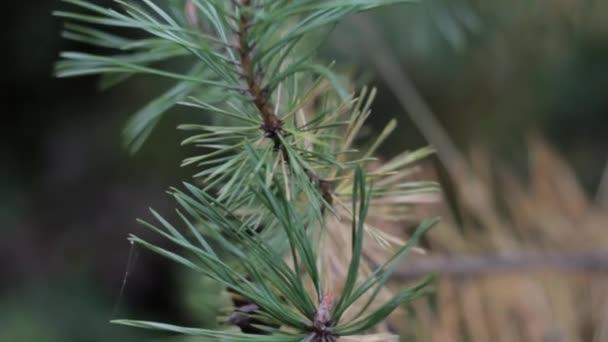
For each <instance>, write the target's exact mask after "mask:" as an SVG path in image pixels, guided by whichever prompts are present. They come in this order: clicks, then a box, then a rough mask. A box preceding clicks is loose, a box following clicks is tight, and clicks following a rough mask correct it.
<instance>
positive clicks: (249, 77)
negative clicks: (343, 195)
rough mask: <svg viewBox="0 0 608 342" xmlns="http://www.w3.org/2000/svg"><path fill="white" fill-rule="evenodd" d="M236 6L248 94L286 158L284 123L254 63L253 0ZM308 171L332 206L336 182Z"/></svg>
mask: <svg viewBox="0 0 608 342" xmlns="http://www.w3.org/2000/svg"><path fill="white" fill-rule="evenodd" d="M236 4H237V6H239V7H240V9H241V11H240V15H239V18H238V23H239V28H238V31H237V35H238V52H239V58H240V67H241V75H242V77H243V79H244V81H245V83H246V84H247V89H246V91H247V93H249V95H250V96H251V97H252V99H253V103H254V104H255V107H256V108H257V109H258V110H259V111H260V114H261V115H262V120H263V121H264V123H263V124H262V127H261V129H262V130H263V131H264V134H265V136H266V137H267V138H269V139H271V140H272V141H273V143H274V147H275V149H276V150H277V151H280V153H283V155H286V150H285V147H284V146H283V143H282V141H281V139H280V138H279V136H280V135H282V134H284V132H283V120H281V118H279V116H278V115H277V113H275V111H274V109H273V107H274V106H273V105H272V103H271V101H270V93H269V91H268V89H267V87H264V86H263V85H262V84H261V79H262V75H263V72H264V71H263V69H262V68H261V67H260V66H259V65H258V66H257V67H256V66H255V65H254V62H253V50H254V47H253V45H252V43H251V42H250V40H249V33H250V29H251V27H252V25H253V22H252V20H251V18H250V16H249V14H248V13H247V11H246V10H245V9H247V8H250V7H251V6H252V4H251V0H239V1H237V2H236ZM284 160H285V162H286V163H288V160H289V159H288V158H284ZM305 172H306V175H307V176H308V178H309V180H310V181H311V183H312V184H314V185H315V186H316V187H317V189H318V190H319V192H320V193H321V196H322V197H323V199H325V200H326V201H328V203H329V204H331V199H332V192H333V182H331V181H329V180H326V179H323V178H321V177H320V176H319V175H318V174H316V173H315V172H314V171H313V170H311V169H306V170H305Z"/></svg>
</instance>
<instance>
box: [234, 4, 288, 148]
mask: <svg viewBox="0 0 608 342" xmlns="http://www.w3.org/2000/svg"><path fill="white" fill-rule="evenodd" d="M239 6H240V7H241V9H245V8H248V7H250V6H251V0H241V1H240V3H239ZM251 25H252V22H251V18H250V17H249V15H248V14H247V13H246V11H243V10H242V11H241V13H240V16H239V30H238V32H237V34H238V36H239V37H238V39H239V40H238V47H239V49H238V50H239V57H240V62H241V72H242V76H243V79H244V80H245V83H247V91H248V92H249V94H250V95H251V96H252V98H253V102H254V104H255V106H256V108H257V109H258V110H259V111H260V113H261V114H262V119H263V120H264V124H263V125H262V129H263V130H264V132H265V133H266V136H267V137H269V138H271V139H273V140H274V141H275V145H277V144H276V140H278V137H277V135H278V134H280V133H281V131H282V130H283V121H282V120H281V119H280V118H279V117H278V115H277V114H276V113H275V112H274V110H273V109H272V104H271V103H270V100H269V97H270V94H269V93H268V90H267V89H266V88H265V87H263V86H262V85H261V84H260V82H259V77H258V76H259V75H260V73H261V71H260V70H258V71H257V72H256V70H255V69H254V66H253V56H252V52H253V46H252V45H251V43H250V42H249V29H250V28H251Z"/></svg>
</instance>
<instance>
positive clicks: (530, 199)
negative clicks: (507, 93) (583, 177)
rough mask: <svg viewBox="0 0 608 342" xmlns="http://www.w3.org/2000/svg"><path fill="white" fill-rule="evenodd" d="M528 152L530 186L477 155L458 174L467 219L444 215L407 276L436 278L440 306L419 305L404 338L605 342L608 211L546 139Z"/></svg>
mask: <svg viewBox="0 0 608 342" xmlns="http://www.w3.org/2000/svg"><path fill="white" fill-rule="evenodd" d="M529 147H530V149H529V152H530V153H529V154H530V163H529V182H528V184H527V185H524V183H523V182H521V181H519V180H518V179H517V178H516V177H514V176H513V175H512V173H511V172H509V170H508V168H505V167H503V166H497V165H496V164H493V163H492V160H491V159H490V158H489V157H488V155H487V154H485V153H483V152H479V151H478V152H477V153H474V156H473V157H472V158H471V160H472V162H471V163H470V164H469V165H470V166H469V165H466V166H463V167H461V168H458V169H453V170H452V172H451V178H452V179H451V181H452V182H453V183H454V187H455V198H454V201H455V203H456V205H457V206H458V208H459V213H458V214H459V216H460V217H461V219H460V222H458V223H457V222H456V220H455V219H454V215H453V213H452V212H450V211H449V210H448V209H447V208H443V209H440V212H441V213H442V214H443V216H444V220H443V222H442V223H441V224H440V225H439V226H438V227H436V228H435V229H434V230H433V231H431V233H430V234H429V236H428V243H429V245H430V249H431V254H432V255H433V257H430V258H431V259H426V260H425V259H423V258H421V260H413V261H410V262H409V263H408V264H406V265H404V266H403V269H402V270H401V275H402V276H408V277H411V276H414V275H416V274H417V273H422V272H425V271H429V270H432V271H437V272H439V273H440V277H439V280H438V285H437V286H438V291H437V297H436V302H435V303H434V304H433V305H431V304H429V303H428V302H418V303H416V304H415V309H416V319H415V320H412V321H409V322H408V323H404V324H401V325H400V326H399V328H401V329H400V330H401V332H402V333H403V334H405V335H408V336H412V337H414V338H415V340H416V341H437V342H448V341H472V342H485V341H505V342H509V341H523V342H528V341H529V342H537V341H538V342H541V341H542V342H544V341H580V342H605V341H608V273H607V272H606V271H607V270H608V248H607V246H608V244H607V242H608V241H607V240H608V234H607V231H606V229H608V213H607V212H606V210H605V208H602V206H601V205H600V204H598V203H595V202H594V200H593V199H591V198H590V196H587V195H586V194H585V192H584V191H583V190H582V188H581V186H580V185H579V183H578V181H577V179H576V177H575V175H574V173H573V172H572V170H571V168H570V167H569V166H568V165H567V164H566V163H565V162H564V161H563V160H562V159H561V158H560V157H559V155H558V154H557V153H556V152H555V151H553V149H552V148H550V147H549V146H548V145H547V144H546V143H544V142H543V141H542V140H540V139H531V141H530V144H529ZM438 256H443V258H440V259H437V257H438ZM462 256H466V257H462ZM421 265H422V267H420V266H421Z"/></svg>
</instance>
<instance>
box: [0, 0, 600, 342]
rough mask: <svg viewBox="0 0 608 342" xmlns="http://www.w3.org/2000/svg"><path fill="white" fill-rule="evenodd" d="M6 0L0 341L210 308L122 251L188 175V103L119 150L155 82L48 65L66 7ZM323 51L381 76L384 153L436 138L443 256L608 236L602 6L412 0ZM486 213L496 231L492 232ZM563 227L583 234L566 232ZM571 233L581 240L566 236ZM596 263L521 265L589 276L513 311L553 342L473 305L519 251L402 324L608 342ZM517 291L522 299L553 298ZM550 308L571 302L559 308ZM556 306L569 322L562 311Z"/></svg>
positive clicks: (177, 317) (90, 336) (556, 248)
mask: <svg viewBox="0 0 608 342" xmlns="http://www.w3.org/2000/svg"><path fill="white" fill-rule="evenodd" d="M97 2H99V3H107V5H108V6H111V5H112V4H111V1H97ZM3 6H4V7H3V8H4V9H5V10H4V11H3V13H2V14H1V15H2V17H3V18H4V22H5V25H4V29H3V30H2V31H1V32H0V35H1V36H2V42H3V44H4V46H3V49H2V51H3V53H2V55H3V60H4V61H5V62H4V63H5V66H4V68H3V70H2V85H3V86H2V93H3V94H4V96H3V105H2V107H3V110H2V111H3V112H4V115H3V118H4V119H3V121H4V122H3V123H2V124H1V125H0V130H1V132H2V134H0V229H1V230H2V233H3V235H2V238H1V239H0V341H40V342H45V341H53V342H54V341H107V340H108V339H113V340H117V341H139V340H142V339H144V338H145V337H146V335H144V334H142V333H141V332H140V331H134V330H133V329H126V328H121V327H116V326H111V325H109V324H108V321H109V320H110V319H111V318H116V317H137V318H144V319H148V320H161V321H167V322H174V323H181V324H197V325H205V324H209V321H210V320H212V319H211V318H209V317H210V316H207V314H208V311H209V310H206V309H207V308H208V307H211V306H213V303H206V302H201V297H200V296H199V295H200V294H201V293H205V291H213V289H210V288H208V287H205V286H203V285H204V284H202V285H201V284H200V281H199V280H197V279H194V278H192V277H190V276H188V275H185V274H184V273H182V270H179V269H176V268H175V267H174V266H173V265H172V264H171V263H169V262H167V261H165V260H163V259H162V258H160V257H157V256H154V255H152V254H151V253H146V252H144V251H138V250H132V249H131V248H130V245H129V244H128V242H127V240H126V236H127V234H128V233H129V232H137V233H139V234H146V233H145V231H144V229H142V228H141V227H139V226H138V225H137V224H136V223H135V219H136V218H137V217H142V216H145V215H146V211H147V207H150V206H152V207H155V208H156V209H158V210H159V211H161V212H162V211H165V212H168V211H169V209H170V208H171V206H172V204H171V203H170V201H169V198H168V197H167V196H165V195H164V190H165V189H167V188H168V187H169V186H172V185H176V184H179V183H180V182H181V181H182V180H185V179H188V178H189V177H190V172H189V170H183V169H180V168H179V162H180V161H181V159H182V158H183V157H184V156H185V155H187V153H188V151H186V150H183V149H181V148H179V147H178V145H179V141H180V136H179V134H178V132H176V130H175V129H174V128H175V126H176V123H177V122H180V121H181V120H183V119H184V118H186V117H188V116H189V115H191V113H188V112H185V111H182V110H180V109H177V110H174V111H173V112H172V113H171V115H169V116H167V117H166V119H164V120H163V121H162V122H161V125H160V126H159V128H158V129H157V130H156V131H155V132H154V133H153V134H152V136H151V138H150V141H149V142H148V143H147V144H146V145H145V146H144V148H143V149H142V150H141V151H140V152H139V153H138V154H136V155H133V156H131V155H129V154H128V152H127V151H126V149H125V148H124V147H123V145H122V140H123V139H122V136H121V131H122V127H123V125H124V123H125V121H126V120H127V118H128V116H129V114H131V113H132V112H133V111H135V110H136V109H138V108H139V107H140V106H141V105H142V104H144V103H145V101H146V100H147V99H149V98H150V97H151V96H154V95H155V94H159V93H160V92H161V91H162V89H163V87H164V85H165V84H163V82H162V81H159V80H156V79H154V78H149V79H145V78H144V79H137V80H134V81H130V82H127V83H125V84H124V85H121V86H119V87H117V88H113V89H111V90H108V91H101V90H100V89H99V87H98V84H97V80H96V79H95V78H82V79H67V80H66V79H61V80H60V79H56V78H54V77H53V76H52V73H53V63H54V62H55V61H56V59H57V57H58V53H59V52H60V51H62V50H68V49H75V48H77V46H75V45H74V44H73V43H70V42H66V41H64V40H62V39H61V38H60V31H61V23H60V22H59V20H58V19H57V18H54V17H52V16H51V12H52V11H53V10H55V9H58V8H61V7H62V6H65V4H62V3H60V2H59V1H55V0H35V1H34V0H29V1H11V2H7V3H6V4H3ZM78 48H82V47H78ZM321 57H322V58H324V59H327V60H336V61H338V65H340V66H341V68H342V71H344V72H347V73H350V74H351V75H352V76H353V78H354V79H355V80H356V84H358V85H360V84H362V83H369V84H373V85H375V86H377V87H378V88H379V96H378V99H377V101H376V104H375V105H374V106H375V107H374V113H375V114H374V119H373V125H372V126H373V127H370V129H371V130H372V131H373V129H374V128H376V129H378V128H380V127H382V125H383V124H384V123H386V122H387V121H388V120H389V119H390V118H391V117H397V118H398V120H399V123H400V126H399V129H398V132H397V134H395V135H394V137H393V138H391V140H390V141H389V144H387V145H388V146H390V148H386V149H385V150H384V151H383V152H384V153H385V154H386V155H387V156H389V155H391V154H393V153H395V152H398V151H401V150H403V149H414V148H417V147H421V146H425V145H427V144H429V143H431V144H433V145H435V146H436V147H437V148H438V149H439V157H440V158H438V159H437V160H434V161H433V162H431V163H429V165H427V166H426V168H425V170H429V171H425V172H427V173H426V175H428V177H437V178H438V179H440V180H441V181H442V184H443V185H444V188H445V194H446V196H445V201H444V203H443V204H441V205H437V204H436V205H433V206H432V208H431V209H426V210H427V214H428V215H431V214H435V213H441V212H443V213H444V215H445V213H446V212H447V213H448V214H447V215H448V218H447V222H446V223H445V224H444V226H442V227H445V228H444V229H443V230H442V227H439V228H438V229H436V230H435V231H434V232H433V235H432V236H431V237H430V241H429V242H428V243H429V244H430V245H434V246H436V249H437V250H438V252H443V253H444V254H458V253H460V254H467V255H468V254H479V255H485V254H489V253H492V252H495V251H496V250H500V251H503V252H504V251H510V252H513V253H516V252H517V251H523V250H526V251H537V250H548V251H549V252H551V253H554V254H555V253H559V252H560V251H564V250H567V251H574V252H581V251H582V252H598V253H599V252H602V248H604V249H603V250H604V251H606V250H608V247H606V246H608V244H606V242H608V231H606V229H608V219H606V215H605V210H604V208H605V204H606V202H608V174H607V173H608V171H607V170H606V161H607V159H608V93H607V91H608V3H606V2H605V1H601V0H578V1H577V0H539V1H527V0H514V1H500V0H484V1H481V0H452V1H447V0H445V1H443V0H423V1H421V3H419V4H416V5H407V6H396V7H392V8H389V9H382V10H379V11H375V12H373V13H369V14H367V15H364V16H356V17H353V18H351V19H349V20H347V21H346V22H344V23H342V24H341V25H339V26H338V27H337V29H336V30H335V32H334V33H333V34H332V36H331V37H329V39H328V40H327V42H326V44H325V45H324V47H323V49H322V54H321ZM446 136H447V137H449V139H445V137H446ZM516 190H517V191H516ZM562 190H563V191H562ZM488 199H493V200H495V202H494V201H489V202H488ZM480 203H485V204H486V205H485V206H483V205H479V204H480ZM489 203H491V205H490V204H489ZM545 204H546V205H545ZM421 210H423V211H424V210H425V209H424V208H423V209H421ZM488 224H491V225H492V226H500V227H501V228H500V232H498V233H497V232H496V231H494V230H492V229H490V228H488ZM470 227H475V231H476V232H477V234H475V235H473V236H474V238H471V239H468V238H462V236H465V237H466V236H467V234H466V233H467V229H469V234H471V233H470V229H471V228H470ZM527 227H532V228H530V229H529V230H526V229H528V228H527ZM588 227H591V228H588ZM487 231H491V232H487ZM442 232H444V233H442ZM556 232H559V233H556ZM442 234H443V235H442ZM450 234H462V236H461V237H460V240H458V239H456V238H455V237H454V235H450ZM577 234H578V236H579V239H575V238H572V237H573V236H575V235H577ZM468 236H471V235H468ZM480 236H481V237H480ZM496 236H499V238H496ZM505 236H506V237H505ZM583 237H585V238H589V239H587V240H592V241H579V240H585V239H583ZM481 240H483V241H492V242H491V243H489V242H488V243H484V242H480V241H481ZM497 240H499V242H496V241H497ZM447 241H452V244H451V243H450V242H447ZM454 241H458V242H457V243H456V242H454ZM503 242H504V243H503ZM454 245H457V247H455V246H454ZM497 246H500V248H498V247H497ZM522 253H523V252H522ZM558 259H559V257H558ZM559 260H561V259H559ZM559 260H558V261H559ZM594 260H595V262H596V264H598V263H599V264H600V265H599V266H600V267H597V269H592V270H589V269H588V268H589V267H587V266H588V263H584V262H583V266H582V267H584V268H585V269H584V270H580V272H579V271H577V270H574V271H573V270H572V267H570V268H569V270H568V271H567V274H566V273H564V272H565V271H564V270H562V269H561V266H560V265H556V264H559V262H555V261H554V262H552V263H550V265H549V266H551V269H550V270H549V269H544V268H543V262H542V261H540V262H539V261H538V260H536V263H537V264H538V265H539V267H538V268H537V269H535V270H529V269H526V270H522V271H521V272H526V274H525V277H536V275H535V274H536V273H535V272H540V273H542V274H543V276H546V274H547V272H549V273H550V274H551V275H550V276H549V277H550V278H548V279H544V278H543V279H540V280H539V279H537V278H534V281H535V282H532V283H530V284H537V285H538V284H546V282H547V281H548V282H552V281H557V282H563V281H562V280H563V278H555V277H569V278H567V279H571V278H576V279H577V281H579V280H580V277H582V276H581V274H585V276H588V277H590V278H589V279H591V280H588V281H586V282H585V281H583V283H580V282H578V283H576V284H575V285H572V286H571V287H569V288H568V289H567V290H564V291H562V292H556V293H555V296H554V297H551V298H553V299H555V301H551V300H550V299H551V298H549V299H547V303H549V304H547V308H548V309H547V310H545V311H542V310H540V311H539V310H536V311H535V309H534V308H532V309H530V308H527V309H526V310H528V311H526V312H528V313H529V312H532V313H533V314H529V315H528V316H525V315H524V316H522V317H524V318H525V317H528V318H530V317H533V318H534V319H535V321H534V325H535V326H537V325H538V326H542V327H545V328H546V329H549V330H551V329H552V328H551V327H553V326H557V325H560V326H561V328H560V329H557V328H555V329H553V330H551V331H552V335H551V336H553V337H555V339H541V338H545V337H547V336H548V335H546V334H545V335H543V333H539V332H535V330H534V329H532V328H525V327H523V328H522V327H521V326H522V324H523V326H525V324H524V323H517V324H516V323H513V321H514V320H517V319H520V318H505V319H506V320H508V321H509V322H511V323H512V324H514V326H517V327H520V328H521V330H522V331H524V333H522V334H523V335H517V336H516V335H512V336H511V335H509V336H506V337H505V335H504V334H502V333H501V329H500V327H497V326H493V325H500V322H501V320H500V319H496V320H494V321H492V317H493V316H492V312H491V311H492V310H495V311H496V312H498V311H500V310H501V308H497V306H499V305H498V304H497V305H495V306H494V307H492V308H490V309H488V308H487V307H485V306H484V305H482V304H474V303H477V302H478V301H483V300H487V299H488V298H493V297H492V296H493V292H492V291H497V292H498V291H500V289H501V288H502V289H504V288H505V287H508V285H507V284H508V281H514V280H513V278H514V277H515V278H517V276H518V272H520V271H519V270H518V269H517V265H516V266H514V267H511V269H510V271H509V272H510V275H509V276H508V277H510V278H509V279H504V278H496V277H504V276H503V275H494V273H493V272H489V273H490V274H489V275H487V274H484V275H483V276H479V275H478V274H477V273H476V272H473V273H476V275H471V277H475V279H478V278H479V277H483V278H484V279H483V282H484V283H476V284H477V285H475V286H476V288H475V289H473V290H471V289H469V288H466V287H465V288H463V287H462V286H463V285H462V283H463V282H465V283H466V282H467V281H466V280H462V277H464V278H467V276H466V275H465V276H462V275H460V276H459V277H460V278H459V280H458V282H457V283H458V284H460V285H454V282H442V283H441V286H440V289H441V290H442V291H443V292H442V293H443V294H445V293H451V294H452V297H450V298H453V297H458V298H460V297H461V296H460V295H459V294H462V295H463V296H465V297H466V296H468V297H466V298H469V299H470V300H468V301H466V302H462V303H460V304H458V305H456V304H454V303H453V300H452V301H449V300H448V299H449V298H448V299H445V296H443V295H440V296H438V300H439V302H440V303H442V300H443V301H444V302H446V303H448V304H446V305H447V306H448V307H449V308H450V310H452V311H453V312H451V311H450V313H449V314H445V313H441V312H440V313H434V314H433V313H427V314H426V315H425V314H420V315H419V317H417V318H416V317H413V318H412V324H414V323H413V322H416V319H418V321H420V322H419V323H417V324H418V325H417V326H420V327H423V328H425V327H426V328H428V329H427V330H432V329H431V327H435V331H439V332H438V333H435V335H434V336H431V335H432V334H430V333H428V332H426V333H425V332H420V331H414V330H416V329H411V331H409V335H408V336H410V337H411V338H412V339H418V340H431V338H432V339H433V340H437V341H451V340H463V341H464V340H471V341H484V338H490V339H486V340H487V341H490V340H497V341H498V339H494V338H496V336H497V335H501V336H503V337H502V340H503V341H515V340H521V341H528V340H529V341H533V340H534V336H536V337H538V338H539V339H538V341H549V340H550V341H576V340H579V341H608V332H606V331H605V330H606V329H605V328H604V330H602V329H601V326H602V325H603V323H605V325H604V326H608V321H607V320H606V319H607V317H608V309H605V308H608V296H607V295H606V293H605V291H604V292H602V291H601V290H600V289H599V288H602V286H603V285H606V284H607V283H606V275H605V273H602V270H603V271H604V272H605V270H606V267H605V264H604V267H603V268H602V267H601V266H602V265H601V264H602V263H603V260H604V259H601V258H599V259H598V258H596V259H594ZM516 264H517V263H516ZM520 264H521V263H520ZM585 265H586V266H585ZM596 266H597V265H596ZM524 268H525V267H524ZM530 272H532V273H533V274H532V275H530ZM126 273H128V278H127V281H126V282H125V274H126ZM551 277H554V278H551ZM526 279H527V280H525V281H526V282H528V281H529V279H531V278H526ZM516 281H519V282H520V283H518V284H520V285H521V279H519V280H516ZM488 282H493V283H492V284H489V285H488ZM495 283H497V284H495ZM526 284H528V283H526ZM123 285H124V286H123ZM532 287H533V286H532ZM512 288H513V289H514V290H513V291H521V294H522V296H523V294H528V295H530V294H531V293H532V294H533V296H535V297H534V298H537V297H538V295H539V294H538V293H541V294H544V293H546V292H547V291H546V289H545V291H543V290H539V289H538V287H534V288H535V290H529V288H528V287H526V286H523V285H522V286H517V287H516V286H514V287H512ZM540 288H541V289H542V288H543V287H542V286H540ZM578 288H580V289H581V290H580V291H583V292H589V291H592V290H593V289H595V290H593V291H596V292H598V291H599V292H598V293H597V294H596V295H597V296H598V297H594V298H595V299H598V300H594V299H593V298H591V299H589V298H587V297H585V298H582V297H581V296H580V293H579V292H576V289H578ZM459 291H465V292H464V293H462V292H459ZM475 291H482V292H483V293H484V295H483V296H481V297H479V296H478V295H477V294H476V293H477V292H475ZM534 291H540V292H534ZM573 291H574V292H573ZM503 292H504V291H503ZM524 292H525V293H524ZM594 293H595V292H594ZM442 296H443V297H442ZM496 296H499V294H497V295H496ZM512 297H514V296H512ZM566 297H567V300H566V299H564V298H566ZM496 298H499V297H496ZM500 298H502V302H501V303H503V302H504V303H503V304H504V305H503V306H504V307H505V309H504V310H506V311H509V310H511V311H513V312H514V313H513V312H511V311H509V313H506V314H505V315H506V316H509V315H511V316H513V317H519V316H517V315H518V314H519V311H518V310H517V307H516V306H512V305H511V304H509V303H511V302H509V298H511V297H504V296H503V297H500ZM560 298H562V299H564V300H562V301H560ZM476 299H479V300H476ZM512 299H513V301H515V298H512ZM520 301H521V299H520ZM586 301H592V302H594V303H591V304H593V307H592V308H591V306H590V308H591V309H589V310H586V309H584V308H583V309H581V307H586V306H585V305H587V302H586ZM450 303H451V304H450ZM471 303H473V304H471ZM555 303H558V304H559V305H558V304H555ZM591 304H589V305H591ZM450 305H452V306H450ZM501 305H502V304H501ZM539 305H540V304H539ZM596 306H599V308H596ZM440 307H441V306H440ZM513 307H515V309H513ZM602 307H604V309H602ZM444 309H445V307H444ZM420 310H422V311H423V309H420ZM459 310H464V311H466V310H468V314H469V315H470V316H473V317H482V316H484V315H486V316H488V315H489V318H488V320H489V321H488V323H487V324H484V323H483V322H484V321H483V320H482V319H480V320H477V321H478V322H481V323H477V325H475V324H472V323H470V322H468V321H467V319H463V318H462V317H461V314H459V313H458V312H460V311H459ZM559 310H563V311H564V312H570V314H569V315H566V316H564V315H561V314H556V315H554V314H553V313H555V312H558V311H559ZM444 311H445V310H444ZM579 311H580V313H581V314H580V315H579V314H578V313H579ZM446 315H447V316H446ZM475 315H478V316H475ZM425 317H426V318H425ZM501 317H502V316H501ZM509 317H510V316H509ZM562 319H563V320H565V321H567V322H568V324H571V328H564V327H563V324H561V323H560V324H557V323H556V322H561V320H562ZM452 321H455V322H452ZM523 321H525V319H524V320H523ZM449 322H452V323H449ZM543 322H544V323H543ZM547 322H548V323H547ZM511 323H510V324H511ZM518 324H519V325H518ZM543 324H545V325H543ZM546 326H551V327H549V328H547V327H546ZM569 326H570V325H569ZM543 329H544V328H543ZM543 329H540V328H539V329H537V330H542V331H545V330H543ZM442 334H443V335H442ZM440 335H441V336H440ZM444 335H445V336H444ZM461 335H462V336H461ZM514 336H516V337H514ZM556 336H557V337H556ZM442 338H443V339H442ZM461 338H462V339H461ZM513 338H515V339H513Z"/></svg>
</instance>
